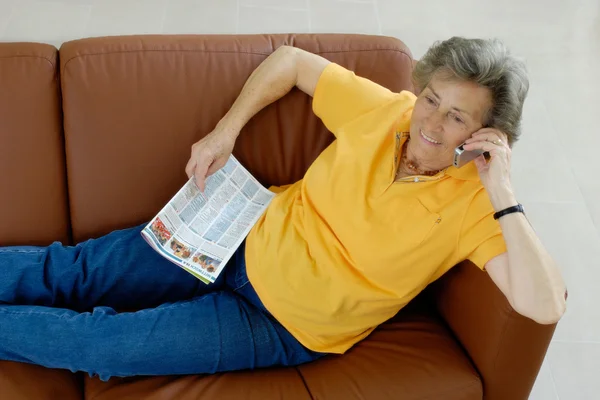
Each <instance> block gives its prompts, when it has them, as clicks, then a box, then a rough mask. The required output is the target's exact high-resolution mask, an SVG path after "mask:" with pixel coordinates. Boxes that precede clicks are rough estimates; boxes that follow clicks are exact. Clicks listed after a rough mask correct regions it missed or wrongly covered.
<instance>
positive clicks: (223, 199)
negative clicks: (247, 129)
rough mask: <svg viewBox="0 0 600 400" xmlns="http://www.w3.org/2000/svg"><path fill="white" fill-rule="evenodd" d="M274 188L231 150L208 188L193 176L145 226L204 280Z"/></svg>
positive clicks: (155, 241) (155, 242)
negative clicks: (202, 188) (245, 166)
mask: <svg viewBox="0 0 600 400" xmlns="http://www.w3.org/2000/svg"><path fill="white" fill-rule="evenodd" d="M274 196H275V194H274V193H273V192H271V191H269V190H267V189H266V188H265V187H264V186H262V185H261V184H260V183H259V182H258V181H257V180H256V179H255V178H254V177H253V176H252V175H251V174H250V173H249V172H248V171H247V170H246V169H245V168H244V167H243V166H242V165H241V164H240V163H239V162H238V160H237V159H236V158H235V157H234V156H233V155H232V156H231V157H230V158H229V160H228V161H227V164H226V165H225V166H224V167H223V168H221V169H220V170H219V171H217V172H216V173H214V174H213V175H211V176H210V177H208V178H207V179H206V187H205V190H204V193H202V192H200V190H199V189H198V187H197V186H196V184H195V182H194V177H191V178H190V179H189V180H188V181H187V182H186V184H185V185H184V186H183V187H182V188H181V189H180V190H179V192H177V194H176V195H175V196H174V197H173V198H172V199H171V200H170V201H169V202H168V203H167V205H165V206H164V207H163V209H162V210H160V212H159V213H158V214H157V215H156V216H155V217H154V218H153V219H152V220H151V221H150V222H149V223H148V225H146V226H145V227H144V229H143V230H142V236H143V237H144V239H145V240H146V241H147V242H148V244H150V246H152V248H154V249H155V250H156V251H157V252H158V253H159V254H161V255H162V256H163V257H165V258H166V259H168V260H170V261H172V262H173V263H175V264H176V265H178V266H179V267H181V268H183V269H184V270H186V271H187V272H189V273H190V274H192V275H194V276H195V277H196V278H198V279H200V280H201V281H202V282H204V283H206V284H209V283H212V282H214V281H215V280H216V279H217V277H218V276H219V274H220V273H221V272H222V271H223V269H224V268H225V265H226V264H227V261H229V259H230V258H231V257H232V256H233V254H234V253H235V251H236V249H237V248H238V247H239V246H240V244H241V243H242V242H243V241H244V239H245V238H246V236H247V235H248V233H249V232H250V229H252V227H253V226H254V224H256V221H257V220H258V219H259V218H260V216H261V215H262V214H263V212H264V211H265V209H266V208H267V206H268V205H269V203H270V202H271V200H272V199H273V197H274Z"/></svg>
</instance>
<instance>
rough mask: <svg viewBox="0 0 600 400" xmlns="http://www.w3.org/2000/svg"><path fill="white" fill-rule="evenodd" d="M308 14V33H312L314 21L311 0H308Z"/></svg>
mask: <svg viewBox="0 0 600 400" xmlns="http://www.w3.org/2000/svg"><path fill="white" fill-rule="evenodd" d="M306 14H307V15H308V17H307V18H308V33H312V21H311V17H310V0H306Z"/></svg>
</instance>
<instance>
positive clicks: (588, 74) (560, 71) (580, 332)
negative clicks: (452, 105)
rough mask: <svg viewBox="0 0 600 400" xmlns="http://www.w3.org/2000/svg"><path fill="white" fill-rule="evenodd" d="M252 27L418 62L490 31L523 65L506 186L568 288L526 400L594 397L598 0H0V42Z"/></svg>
mask: <svg viewBox="0 0 600 400" xmlns="http://www.w3.org/2000/svg"><path fill="white" fill-rule="evenodd" d="M255 32H264V33H267V32H354V33H371V34H384V35H390V36H396V37H399V38H400V39H402V40H404V41H405V42H406V43H407V44H408V46H409V47H410V48H411V49H412V51H413V54H414V56H415V57H420V56H422V55H423V53H424V52H425V50H426V49H427V47H428V46H429V45H430V44H431V43H432V42H433V41H434V40H440V39H445V38H448V37H450V36H452V35H463V36H469V37H492V36H493V37H499V38H501V39H503V40H505V42H506V43H507V44H508V45H509V47H510V48H511V49H512V50H513V52H514V53H516V54H517V55H518V56H520V57H523V58H524V59H525V60H526V61H527V64H528V66H529V69H530V79H531V91H530V95H529V98H528V100H527V103H526V106H525V115H524V123H523V124H524V135H523V138H522V140H521V141H520V142H519V143H518V144H517V146H516V147H515V149H514V153H513V182H514V186H515V190H516V192H517V195H518V197H519V199H521V200H522V202H523V203H524V205H525V207H526V208H527V211H528V215H529V216H530V219H531V221H532V223H533V224H534V226H535V228H536V230H537V232H538V233H539V235H540V237H541V238H542V241H543V242H544V244H545V245H546V246H547V247H548V249H549V251H550V252H551V253H552V255H553V256H554V257H555V258H556V260H557V261H558V262H559V263H560V265H561V267H562V269H563V271H564V275H565V279H566V281H567V284H568V286H569V292H570V302H569V309H568V312H567V314H566V315H565V317H564V319H563V320H562V321H561V323H560V324H559V327H558V329H557V332H556V335H555V337H554V341H553V343H552V345H551V348H550V351H549V355H548V357H547V358H546V361H545V364H544V366H543V368H542V371H541V373H540V376H539V379H538V381H537V383H536V386H535V388H534V391H533V393H532V395H531V399H535V400H556V399H560V400H579V399H585V400H590V399H595V398H600V307H599V305H600V290H597V287H596V286H597V285H598V283H600V269H599V268H598V264H599V263H600V179H599V178H598V171H599V169H600V156H598V154H599V153H598V151H599V150H598V149H600V130H599V128H598V123H597V121H598V115H599V110H600V73H599V72H598V71H600V0H572V1H567V0H503V1H501V0H496V1H491V0H454V1H452V2H449V1H446V0H428V1H422V2H418V1H414V0H411V1H408V0H354V1H350V0H348V1H336V0H218V1H217V0H214V1H211V0H45V1H41V0H38V1H35V0H0V40H2V41H28V40H29V41H41V42H47V43H51V44H54V45H56V46H59V45H60V44H61V43H62V42H63V41H66V40H70V39H75V38H80V37H86V36H97V35H117V34H132V33H255Z"/></svg>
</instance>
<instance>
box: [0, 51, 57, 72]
mask: <svg viewBox="0 0 600 400" xmlns="http://www.w3.org/2000/svg"><path fill="white" fill-rule="evenodd" d="M9 58H41V59H42V60H46V61H48V64H50V66H51V67H52V68H54V69H56V65H55V64H54V63H53V62H52V60H50V59H49V58H48V57H44V56H34V55H29V54H23V55H18V54H17V55H13V56H0V59H9Z"/></svg>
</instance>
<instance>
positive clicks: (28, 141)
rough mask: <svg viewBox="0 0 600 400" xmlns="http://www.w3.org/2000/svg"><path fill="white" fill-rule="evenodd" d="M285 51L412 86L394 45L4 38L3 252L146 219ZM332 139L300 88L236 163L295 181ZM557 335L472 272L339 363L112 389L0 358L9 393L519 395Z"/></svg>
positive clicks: (451, 277)
mask: <svg viewBox="0 0 600 400" xmlns="http://www.w3.org/2000/svg"><path fill="white" fill-rule="evenodd" d="M283 44H289V45H294V46H297V47H301V48H304V49H306V50H309V51H311V52H314V53H318V54H321V55H322V56H324V57H326V58H328V59H330V60H331V61H334V62H337V63H339V64H341V65H343V66H345V67H347V68H350V69H352V70H354V71H356V73H357V74H359V75H362V76H364V77H367V78H369V79H371V80H374V81H376V82H378V83H380V84H382V85H384V86H387V87H388V88H390V89H392V90H395V91H399V90H402V89H411V83H410V73H411V68H412V65H413V64H412V62H413V60H412V57H411V53H410V52H409V50H408V49H407V48H406V46H405V45H404V44H403V43H402V42H400V41H399V40H397V39H394V38H389V37H376V36H359V35H254V36H135V37H112V38H94V39H85V40H79V41H73V42H69V43H65V44H64V45H63V46H62V47H61V49H60V51H58V50H56V49H55V48H54V47H52V46H49V45H43V44H30V43H29V44H27V43H4V44H0V170H1V173H0V188H1V190H2V195H1V196H0V245H3V246H6V245H17V244H30V245H47V244H49V243H51V242H52V241H55V240H59V241H62V242H64V243H68V244H73V243H77V242H79V241H82V240H85V239H88V238H91V237H96V236H99V235H103V234H106V233H108V232H110V231H112V230H114V229H119V228H124V227H129V226H133V225H136V224H139V223H142V222H144V221H147V220H149V219H150V218H151V217H152V216H154V215H155V213H156V212H157V211H158V210H159V209H160V208H161V207H162V206H163V205H164V203H165V202H166V201H167V200H168V199H169V198H170V197H171V196H172V195H173V194H174V193H175V192H176V191H177V190H178V189H179V188H180V186H181V185H182V184H183V183H184V182H185V180H186V176H185V173H184V168H185V164H186V162H187V160H188V157H189V155H190V146H191V145H192V144H193V143H194V142H196V141H198V140H199V139H200V138H201V137H202V136H203V135H205V134H207V133H208V132H210V131H211V130H212V128H213V127H214V126H215V124H216V123H217V121H218V120H219V119H220V118H221V116H223V115H224V114H225V112H226V111H227V110H228V108H229V107H230V106H231V104H232V103H233V101H234V100H235V98H236V96H237V95H238V94H239V92H240V90H241V88H242V85H243V84H244V82H245V80H246V79H247V78H248V76H249V75H250V73H251V72H252V71H253V69H254V68H255V67H257V66H258V64H259V63H260V62H261V61H263V60H264V59H265V57H267V55H268V54H270V53H271V52H272V51H273V50H274V49H276V48H277V47H278V46H280V45H283ZM332 140H333V137H332V135H331V134H330V133H329V132H327V130H326V129H325V127H324V126H323V124H322V123H321V122H320V120H319V119H318V118H316V117H315V116H314V115H313V113H312V111H311V99H310V98H309V97H308V96H306V95H305V94H303V93H302V92H300V91H298V90H293V91H292V92H291V93H290V94H289V95H287V96H286V97H284V98H283V99H282V100H280V101H278V102H277V103H275V104H273V105H271V106H269V107H267V108H266V109H265V110H263V111H262V112H261V113H260V114H259V115H257V116H256V117H255V118H254V119H253V120H251V121H250V122H249V123H248V125H247V126H246V127H245V129H244V132H242V134H241V136H240V138H239V140H238V142H237V145H236V148H235V151H234V154H235V155H236V156H237V157H238V158H239V159H240V160H241V162H242V163H244V164H245V165H246V166H247V167H248V168H249V170H250V171H251V172H252V173H254V174H255V175H256V176H257V177H258V179H260V180H261V181H262V182H263V183H265V184H267V185H270V184H278V185H281V184H286V183H290V182H293V181H295V180H297V179H299V178H301V177H302V175H303V173H304V171H305V170H306V169H307V167H308V166H309V164H310V163H311V162H312V161H313V160H314V159H315V157H317V155H318V154H319V152H320V151H322V150H323V149H324V148H325V147H326V146H327V145H328V144H329V143H330V142H331V141H332ZM1 267H2V266H0V268H1ZM174 268H176V267H175V266H174ZM0 284H1V282H0ZM1 324H2V322H1V321H0V329H1ZM554 328H555V327H554V326H541V325H537V324H535V323H534V322H532V321H530V320H528V319H526V318H523V317H521V316H520V315H518V314H516V313H515V311H514V310H513V309H512V308H511V307H510V306H509V304H508V303H507V301H506V300H505V298H504V297H503V296H502V294H501V293H500V292H499V291H498V290H497V289H496V287H495V286H494V285H493V283H492V282H491V280H490V279H489V277H488V276H487V275H486V274H485V273H482V272H481V271H479V270H477V269H476V268H475V267H474V266H473V265H471V264H469V263H463V264H462V265H458V266H457V267H455V268H454V269H453V270H451V271H450V272H449V273H448V274H446V275H445V276H444V277H442V278H441V279H440V280H439V281H438V282H436V283H435V284H433V285H431V286H430V287H429V288H428V289H427V290H426V291H425V292H424V293H422V294H421V295H420V296H419V297H418V298H417V299H416V300H415V301H413V302H412V303H411V304H410V305H409V306H408V307H407V308H406V309H404V310H402V311H401V312H400V313H399V314H398V315H397V316H395V317H394V318H392V320H390V321H389V322H387V323H385V324H383V325H382V326H381V327H380V328H379V329H377V330H376V331H375V332H374V333H373V334H372V335H371V336H370V337H368V338H367V339H366V340H364V341H363V342H361V343H359V344H358V345H357V346H355V347H354V348H353V349H351V351H349V352H348V353H347V354H345V355H342V356H328V357H326V358H324V359H322V360H319V361H317V362H315V363H312V364H307V365H303V366H299V367H297V368H273V369H268V370H256V371H243V372H235V373H225V374H217V375H212V376H183V377H177V376H165V377H137V378H128V379H119V378H113V379H111V380H110V381H109V382H106V383H105V382H101V381H99V380H98V379H96V378H94V379H90V378H89V377H88V376H87V374H83V373H77V374H73V373H71V372H69V371H66V370H50V369H46V368H42V367H39V366H34V365H29V364H19V363H14V362H6V361H1V362H0V398H1V399H5V400H15V399H28V400H29V399H36V400H41V399H53V400H54V399H61V400H68V399H81V398H86V399H95V400H104V399H110V400H114V399H178V400H184V399H236V400H242V399H261V400H264V399H286V400H292V399H343V400H350V399H368V400H383V399H407V400H408V399H415V400H416V399H420V400H426V399H442V400H471V399H483V398H485V399H488V400H518V399H526V398H527V397H528V394H529V392H530V390H531V387H532V385H533V383H534V381H535V378H536V376H537V373H538V371H539V368H540V365H541V363H542V360H543V358H544V355H545V353H546V349H547V347H548V344H549V342H550V339H551V336H552V334H553V332H554ZM40 340H44V338H40ZM1 345H2V344H1V343H0V346H1ZM192 356H193V355H190V357H192Z"/></svg>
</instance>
